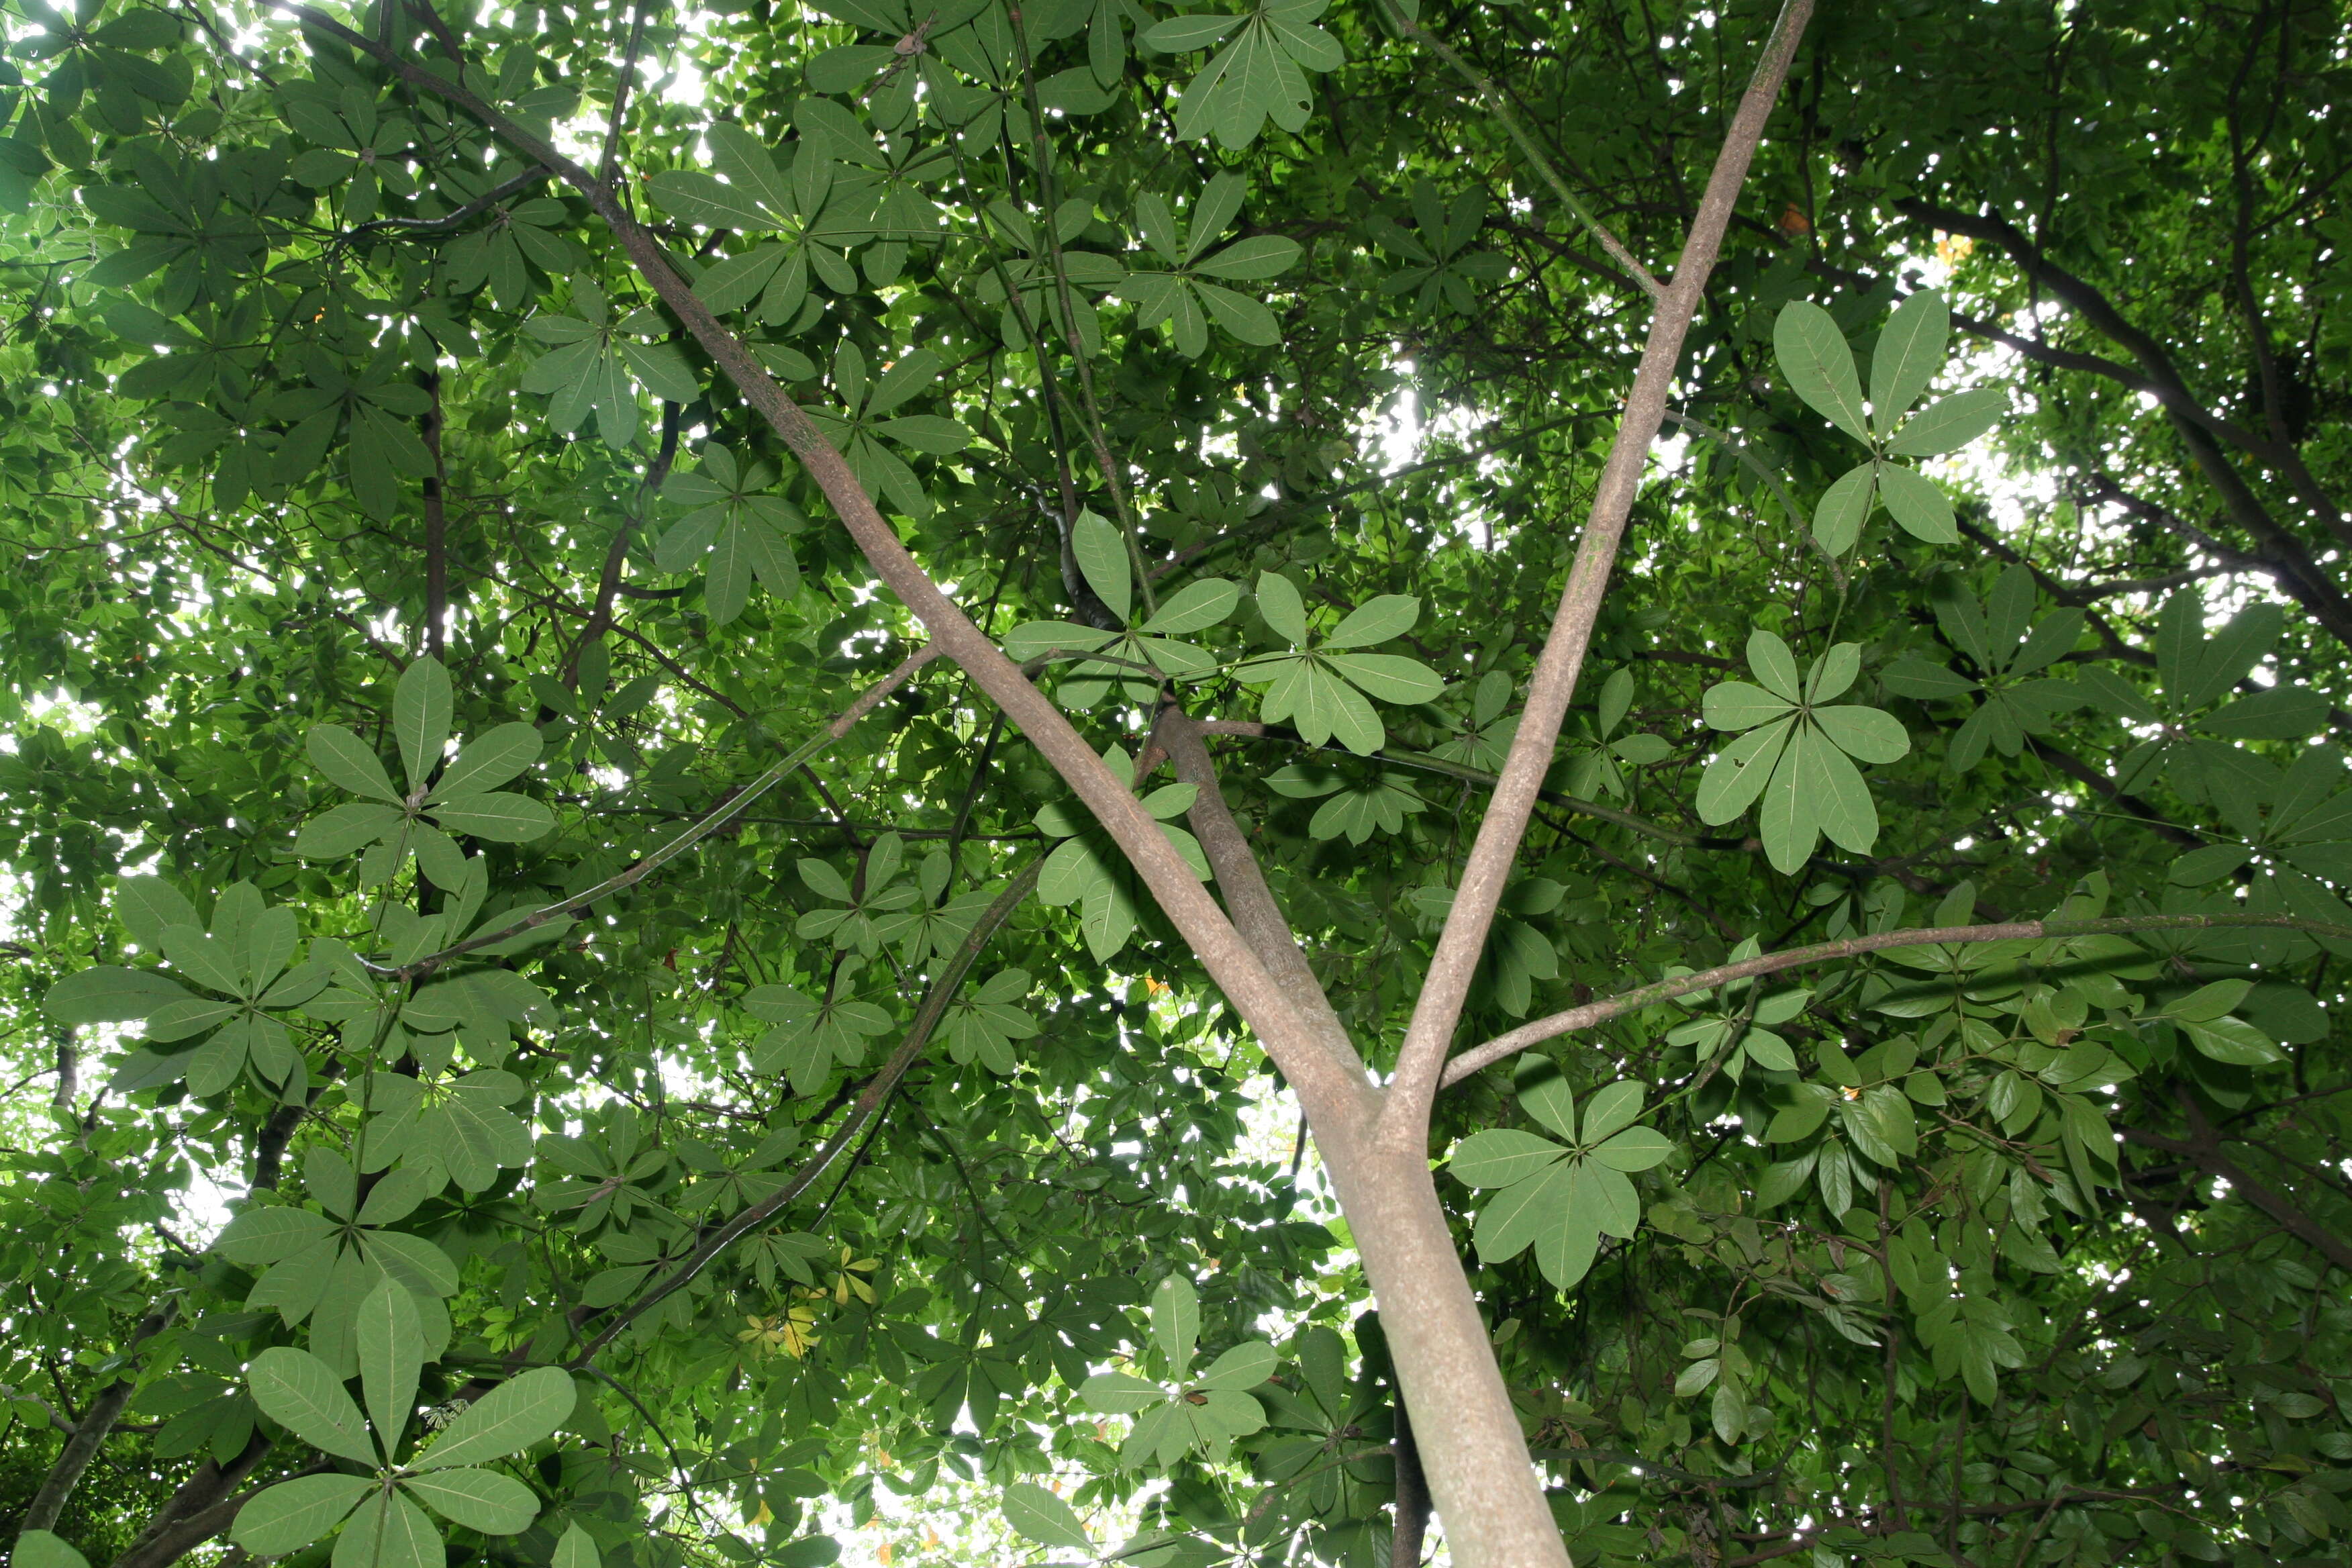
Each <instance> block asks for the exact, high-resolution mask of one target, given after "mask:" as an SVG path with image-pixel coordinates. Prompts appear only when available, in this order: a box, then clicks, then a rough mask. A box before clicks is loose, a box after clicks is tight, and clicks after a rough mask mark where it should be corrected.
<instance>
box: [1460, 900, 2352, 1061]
mask: <svg viewBox="0 0 2352 1568" xmlns="http://www.w3.org/2000/svg"><path fill="white" fill-rule="evenodd" d="M2245 927H2253V928H2256V929H2260V930H2266V931H2303V932H2305V933H2307V934H2309V935H2312V936H2320V937H2330V938H2334V939H2336V940H2337V941H2352V926H2340V925H2331V924H2329V923H2328V922H2327V921H2309V920H2304V919H2302V918H2300V917H2298V916H2295V915H2254V914H2244V915H2241V914H2210V915H2117V916H2111V917H2109V918H2107V919H2105V920H2095V921H2059V920H2050V921H2003V922H2000V923H1999V924H1995V925H1966V926H1924V927H1920V928H1917V929H1916V930H1912V931H1876V932H1873V933H1872V934H1870V935H1868V936H1850V937H1845V938H1843V939H1841V940H1839V941H1837V942H1815V943H1813V944H1812V945H1811V946H1810V947H1792V948H1790V949H1787V950H1786V951H1785V952H1768V953H1764V954H1762V955H1761V956H1759V957H1756V958H1746V959H1741V960H1740V961H1739V962H1738V963H1721V964H1717V966H1716V967H1714V968H1713V969H1702V970H1700V971H1698V972H1697V973H1695V974H1681V975H1675V976H1674V977H1672V978H1670V979H1665V980H1659V981H1655V982H1653V983H1652V984H1648V985H1642V986H1637V987H1635V988H1634V989H1633V990H1631V991H1625V992H1621V993H1619V994H1617V995H1614V996H1607V997H1603V998H1601V1000H1599V1001H1597V1002H1587V1003H1586V1004H1584V1005H1582V1006H1580V1007H1570V1008H1569V1009H1568V1010H1567V1011H1566V1012H1564V1013H1554V1014H1552V1015H1551V1016H1549V1017H1547V1018H1538V1019H1537V1020H1535V1022H1533V1023H1531V1024H1522V1025H1521V1026H1518V1027H1517V1028H1516V1029H1513V1030H1512V1031H1511V1032H1510V1033H1508V1034H1507V1035H1497V1036H1496V1037H1494V1038H1493V1039H1491V1040H1488V1041H1487V1042H1486V1044H1485V1045H1482V1046H1477V1047H1473V1048H1471V1049H1469V1050H1466V1051H1465V1052H1463V1053H1462V1054H1461V1055H1460V1056H1458V1057H1455V1058H1454V1059H1453V1060H1451V1061H1449V1062H1447V1063H1446V1064H1445V1073H1444V1082H1445V1083H1446V1084H1448V1085H1451V1084H1456V1083H1459V1082H1461V1081H1462V1080H1463V1079H1465V1078H1468V1077H1469V1076H1470V1075H1471V1074H1473V1073H1475V1072H1478V1071H1480V1070H1481V1069H1483V1068H1489V1067H1492V1066H1493V1065H1494V1064H1495V1063H1496V1062H1498V1061H1501V1060H1502V1059H1503V1058H1506V1057H1509V1056H1513V1055H1515V1054H1517V1052H1520V1051H1523V1050H1526V1049H1527V1048H1528V1047H1529V1046H1535V1045H1540V1044H1542V1043H1543V1042H1544V1041H1546V1040H1549V1039H1555V1038H1557V1037H1559V1036H1561V1035H1567V1034H1573V1033H1574V1032H1576V1031H1577V1030H1579V1029H1589V1028H1591V1027H1592V1026H1594V1025H1596V1024H1604V1023H1607V1022H1608V1021H1609V1020H1610V1019H1612V1018H1616V1017H1622V1016H1624V1015H1625V1014H1627V1013H1637V1012H1639V1011H1641V1010H1642V1009H1643V1008H1644V1007H1648V1006H1653V1005H1655V1004H1657V1003H1660V1002H1666V1001H1671V1000H1672V999H1674V998H1675V997H1676V996H1688V995H1690V994H1693V993H1695V992H1700V991H1712V990H1714V989H1715V988H1716V987H1717V986H1718V985H1726V984H1730V983H1731V982H1732V981H1735V980H1753V979H1755V978H1757V977H1759V976H1760V975H1766V974H1778V973H1780V972H1781V971H1782V970H1784V969H1802V968H1805V967H1807V966H1809V965H1811V964H1816V963H1836V962H1837V961H1838V960H1840V959H1844V958H1859V957H1860V956H1862V955H1863V954H1864V953H1868V952H1886V951H1887V950H1888V949H1890V948H1904V947H1958V946H1964V945H1967V944H1969V943H1971V942H2053V941H2058V940H2061V939H2063V938H2066V937H2076V936H2126V935H2129V934H2131V933H2133V932H2135V931H2231V930H2238V929H2242V928H2245Z"/></svg>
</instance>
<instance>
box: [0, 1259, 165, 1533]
mask: <svg viewBox="0 0 2352 1568" xmlns="http://www.w3.org/2000/svg"><path fill="white" fill-rule="evenodd" d="M179 1308H180V1299H179V1298H178V1297H177V1296H173V1297H172V1298H170V1299H169V1300H166V1301H164V1303H163V1305H162V1306H160V1307H158V1308H156V1309H155V1310H153V1311H152V1312H150V1313H148V1314H147V1315H146V1316H145V1317H143V1318H142V1319H140V1320H139V1326H138V1327H137V1328H135V1329H133V1330H132V1331H131V1342H130V1343H129V1344H127V1345H125V1346H124V1347H123V1349H124V1351H125V1352H126V1355H127V1352H131V1351H134V1350H137V1349H138V1348H139V1347H140V1346H141V1345H143V1344H145V1343H146V1342H148V1341H149V1340H152V1339H153V1338H154V1337H155V1336H156V1335H157V1334H160V1333H162V1332H163V1326H164V1325H165V1324H166V1323H169V1322H170V1321H172V1317H173V1314H174V1313H175V1312H177V1311H178V1310H179ZM138 1386H139V1376H138V1369H137V1368H136V1367H135V1366H132V1365H131V1364H129V1363H128V1362H127V1360H126V1363H125V1364H124V1366H123V1368H122V1375H121V1377H119V1378H117V1379H116V1380H115V1381H114V1382H112V1383H110V1384H107V1385H106V1387H105V1388H103V1389H102V1390H100V1393H99V1395H98V1397H97V1398H95V1399H93V1400H91V1401H90V1402H89V1409H87V1410H85V1411H83V1412H82V1416H81V1420H80V1421H79V1423H78V1424H77V1425H76V1426H75V1427H74V1433H73V1436H70V1437H68V1438H67V1439H66V1445H65V1447H64V1449H63V1451H61V1452H60V1453H59V1454H58V1462H57V1463H56V1464H54V1465H52V1466H50V1467H49V1473H48V1475H47V1477H46V1478H45V1479H43V1480H42V1482H41V1489H40V1490H39V1491H37V1492H35V1493H34V1494H33V1500H32V1502H31V1503H29V1504H28V1505H26V1509H25V1518H24V1521H23V1523H22V1524H21V1525H20V1527H19V1528H20V1529H23V1530H54V1529H55V1528H57V1522H58V1514H60V1513H62V1512H63V1511H64V1510H65V1506H66V1500H67V1499H68V1498H70V1497H72V1496H73V1489H74V1488H75V1487H77V1486H79V1485H80V1484H81V1478H82V1473H83V1472H84V1471H85V1470H88V1469H89V1462H90V1461H91V1460H92V1459H95V1458H98V1450H99V1448H100V1446H102V1445H103V1444H104V1443H105V1442H106V1439H107V1437H108V1436H109V1435H110V1434H111V1433H112V1432H113V1430H114V1424H115V1423H116V1422H117V1421H120V1420H121V1418H122V1411H123V1407H124V1406H125V1405H129V1404H130V1403H131V1394H132V1393H133V1392H134V1391H135V1390H136V1389H137V1388H138Z"/></svg>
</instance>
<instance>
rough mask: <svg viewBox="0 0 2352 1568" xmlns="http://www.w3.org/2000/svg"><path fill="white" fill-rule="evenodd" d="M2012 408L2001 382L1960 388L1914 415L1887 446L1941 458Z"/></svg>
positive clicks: (1908, 454)
mask: <svg viewBox="0 0 2352 1568" xmlns="http://www.w3.org/2000/svg"><path fill="white" fill-rule="evenodd" d="M2008 410H2009V394H2008V393H2007V392H2005V391H2003V390H2002V389H2001V388H2000V387H1998V386H1980V387H1978V388H1976V389H1975V390H1973V391H1970V392H1956V393H1954V394H1953V395H1951V396H1949V397H1947V398H1943V399H1941V400H1939V401H1937V402H1935V403H1931V404H1929V405H1927V407H1925V408H1922V409H1921V410H1919V412H1918V413H1916V414H1915V415H1913V416H1911V419H1910V422H1909V423H1908V424H1906V425H1905V426H1903V429H1902V431H1901V433H1900V434H1898V435H1897V436H1896V437H1895V439H1894V440H1893V441H1891V442H1889V443H1888V444H1887V447H1886V449H1887V451H1888V452H1889V453H1890V454H1892V455H1893V456H1895V457H1897V458H1937V457H1941V456H1942V455H1943V454H1945V453H1946V452H1957V451H1958V450H1959V449H1960V448H1961V447H1965V446H1967V445H1968V444H1969V442H1971V441H1973V440H1975V439H1976V438H1977V437H1979V436H1981V435H1983V434H1984V433H1985V432H1986V431H1988V430H1990V429H1991V428H1992V427H1993V426H1996V425H1998V424H2000V416H2002V415H2003V414H2005V413H2007V412H2008Z"/></svg>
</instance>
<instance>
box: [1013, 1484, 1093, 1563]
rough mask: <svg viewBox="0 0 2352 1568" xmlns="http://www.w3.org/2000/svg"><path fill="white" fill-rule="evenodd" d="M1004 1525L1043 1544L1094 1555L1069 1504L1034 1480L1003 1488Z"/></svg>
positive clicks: (1085, 1533)
mask: <svg viewBox="0 0 2352 1568" xmlns="http://www.w3.org/2000/svg"><path fill="white" fill-rule="evenodd" d="M1004 1522H1005V1523H1007V1524H1009V1525H1011V1526H1012V1527H1013V1529H1014V1530H1015V1531H1018V1532H1019V1533H1021V1534H1023V1535H1025V1536H1027V1537H1028V1538H1029V1539H1030V1540H1032V1541H1034V1542H1038V1543H1039V1544H1040V1545H1044V1546H1060V1547H1065V1548H1067V1549H1068V1550H1070V1551H1073V1552H1087V1553H1088V1554H1089V1555H1091V1554H1092V1553H1093V1552H1094V1542H1093V1541H1092V1540H1091V1539H1089V1538H1088V1537H1087V1528H1086V1526H1085V1525H1083V1524H1081V1523H1079V1522H1078V1516H1077V1515H1076V1513H1075V1512H1073V1511H1072V1510H1071V1508H1070V1505H1069V1504H1068V1503H1066V1502H1064V1501H1063V1500H1061V1499H1060V1498H1057V1497H1055V1495H1054V1494H1053V1493H1052V1492H1049V1491H1047V1490H1046V1489H1045V1488H1044V1487H1041V1486H1039V1485H1038V1484H1037V1483H1036V1482H1034V1481H1015V1482H1013V1484H1012V1485H1011V1486H1009V1487H1006V1488H1005V1489H1004Z"/></svg>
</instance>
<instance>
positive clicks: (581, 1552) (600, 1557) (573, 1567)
mask: <svg viewBox="0 0 2352 1568" xmlns="http://www.w3.org/2000/svg"><path fill="white" fill-rule="evenodd" d="M548 1568H604V1553H603V1552H600V1551H599V1550H597V1546H596V1538H595V1537H594V1536H593V1535H591V1534H589V1533H588V1532H587V1531H584V1530H583V1529H581V1528H580V1526H579V1525H578V1524H577V1523H572V1524H568V1525H566V1526H564V1527H563V1537H562V1540H560V1541H558V1542H556V1543H555V1556H554V1558H553V1560H552V1561H551V1562H550V1563H549V1564H548Z"/></svg>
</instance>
